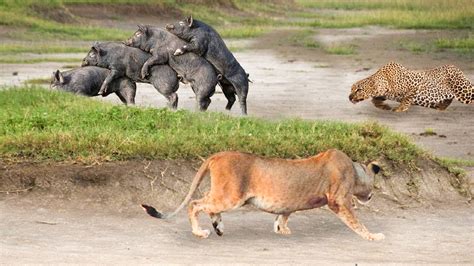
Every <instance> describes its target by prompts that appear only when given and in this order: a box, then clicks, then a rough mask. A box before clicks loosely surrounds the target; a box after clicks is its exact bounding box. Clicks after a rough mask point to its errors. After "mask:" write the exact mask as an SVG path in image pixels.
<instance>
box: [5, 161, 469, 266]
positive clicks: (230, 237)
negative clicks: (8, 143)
mask: <svg viewBox="0 0 474 266" xmlns="http://www.w3.org/2000/svg"><path fill="white" fill-rule="evenodd" d="M199 164H200V162H199V161H194V162H186V161H180V160H177V161H129V162H119V163H104V164H102V165H94V166H86V165H80V164H68V163H39V164H38V163H23V164H13V165H8V164H2V165H1V168H0V169H1V170H0V186H1V187H0V191H1V194H0V228H3V229H2V230H0V247H1V248H0V257H1V258H2V262H3V263H38V262H42V263H64V262H69V263H111V262H121V263H137V262H138V263H160V262H161V263H165V262H166V263H192V264H194V263H253V264H255V263H292V262H298V263H313V262H320V263H321V262H326V263H351V264H352V263H375V262H377V263H380V262H395V263H468V264H469V263H473V262H474V258H473V256H472V252H471V251H472V250H471V247H472V244H473V243H472V242H473V239H474V230H473V227H472V224H473V222H474V212H473V211H474V208H473V207H472V205H470V204H468V203H466V198H464V197H461V196H459V194H458V193H457V191H455V190H454V189H452V188H450V186H449V184H448V183H449V179H448V176H447V173H446V172H445V171H444V170H442V169H440V168H437V167H436V166H433V165H429V162H428V163H427V162H424V163H422V166H421V167H422V171H421V172H420V177H421V178H423V181H422V182H421V183H419V184H418V185H417V186H418V188H417V191H413V188H414V187H413V184H411V185H408V183H410V179H408V176H406V175H405V174H403V173H401V174H398V175H397V176H394V177H391V178H386V177H382V176H379V177H378V179H377V187H378V188H377V190H376V196H375V198H374V200H373V201H372V202H371V204H370V205H369V206H368V207H365V206H359V207H358V209H357V214H358V216H359V218H360V220H361V221H362V222H363V223H364V224H365V225H366V226H367V227H368V228H369V230H371V231H373V232H382V233H384V234H385V235H386V240H384V241H383V242H368V241H365V240H362V239H361V238H359V237H358V236H357V235H355V234H354V233H353V232H352V231H351V230H350V229H348V228H347V227H346V226H345V225H344V224H343V223H342V222H341V221H339V220H338V218H337V217H336V216H335V215H333V214H332V213H331V212H330V211H329V210H327V209H326V208H322V209H318V210H311V211H305V212H299V213H296V214H294V215H292V216H291V217H290V224H289V226H290V228H291V229H292V231H293V234H292V235H290V236H281V235H276V234H274V233H273V232H272V226H273V220H274V218H275V217H274V215H271V214H267V213H262V212H259V211H256V210H254V209H251V208H247V207H245V208H243V209H240V210H237V211H233V212H229V213H225V214H224V215H223V219H224V223H225V225H226V229H225V234H224V236H223V237H218V236H217V235H216V234H212V235H211V237H210V238H209V239H207V240H200V239H197V238H195V237H194V236H192V234H191V232H190V226H189V223H188V221H187V216H186V212H182V213H181V214H179V215H178V217H177V218H176V219H172V220H169V221H160V220H157V219H153V218H150V217H148V216H147V215H146V214H144V213H143V211H142V210H141V208H140V207H139V205H138V204H139V203H142V202H146V203H149V204H152V205H154V206H156V207H157V208H158V209H161V210H171V209H173V208H174V207H175V206H176V205H177V204H178V203H179V202H180V201H181V200H182V198H183V196H184V195H185V193H186V192H187V190H188V186H189V182H190V180H191V179H192V177H193V176H194V173H195V168H196V167H197V166H198V165H199ZM428 168H429V169H431V170H427V169H428ZM428 176H430V177H431V178H430V177H428ZM206 187H207V184H206V183H205V184H204V185H203V186H202V188H201V191H206ZM6 191H11V192H10V193H8V194H7V193H5V192H6ZM14 191H17V192H14ZM201 191H200V192H199V193H198V194H201ZM197 196H199V195H197ZM201 222H202V225H203V227H205V228H208V229H210V228H211V225H210V221H209V218H208V217H205V215H201Z"/></svg>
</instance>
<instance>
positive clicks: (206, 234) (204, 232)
mask: <svg viewBox="0 0 474 266" xmlns="http://www.w3.org/2000/svg"><path fill="white" fill-rule="evenodd" d="M193 234H194V235H195V236H197V237H199V238H208V237H209V235H210V234H211V231H209V230H207V229H205V230H199V231H193Z"/></svg>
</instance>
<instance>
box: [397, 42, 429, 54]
mask: <svg viewBox="0 0 474 266" xmlns="http://www.w3.org/2000/svg"><path fill="white" fill-rule="evenodd" d="M399 45H400V47H401V48H402V49H403V50H408V51H411V52H412V53H415V54H419V53H425V52H428V51H431V48H430V47H429V46H428V45H426V44H424V43H419V42H413V41H401V42H400V43H399Z"/></svg>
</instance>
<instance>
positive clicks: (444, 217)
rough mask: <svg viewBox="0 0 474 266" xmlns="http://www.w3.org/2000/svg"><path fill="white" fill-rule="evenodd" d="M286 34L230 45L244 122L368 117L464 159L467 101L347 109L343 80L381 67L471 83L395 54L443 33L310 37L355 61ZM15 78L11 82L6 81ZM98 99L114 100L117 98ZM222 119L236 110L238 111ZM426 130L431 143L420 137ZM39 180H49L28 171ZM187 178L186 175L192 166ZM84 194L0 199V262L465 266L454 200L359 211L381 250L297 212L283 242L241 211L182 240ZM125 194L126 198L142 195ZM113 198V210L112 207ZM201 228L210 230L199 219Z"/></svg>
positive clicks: (182, 230) (179, 221) (471, 217)
mask: <svg viewBox="0 0 474 266" xmlns="http://www.w3.org/2000/svg"><path fill="white" fill-rule="evenodd" d="M286 34H288V33H285V32H278V33H274V34H269V35H268V36H264V37H263V38H261V39H257V40H254V41H250V42H241V41H238V42H236V43H235V44H234V43H233V44H232V45H235V46H239V45H243V46H245V49H243V50H241V51H240V52H237V53H235V55H236V57H237V58H238V60H239V61H240V62H241V64H242V65H243V66H244V68H245V69H246V71H247V72H248V73H250V78H251V79H252V80H253V83H252V84H251V87H250V93H249V100H248V105H249V114H250V115H252V116H256V117H263V118H268V119H280V118H287V117H297V118H303V119H336V120H342V121H349V122H354V121H364V120H375V121H378V122H380V123H382V124H385V125H387V126H389V127H391V128H393V129H395V130H397V131H400V132H403V133H406V134H408V135H411V136H412V137H413V139H414V140H415V142H417V143H418V144H420V145H421V146H423V147H425V148H426V149H428V150H429V151H431V152H433V153H434V154H436V155H441V156H450V157H456V158H463V159H474V141H473V139H474V124H473V117H474V108H473V107H474V106H472V105H463V104H460V103H458V102H454V103H453V104H452V105H451V106H450V107H449V108H448V109H447V110H446V111H444V112H440V111H436V110H430V109H425V108H420V107H412V108H410V110H409V111H408V112H406V113H401V114H399V113H393V112H387V111H382V110H379V109H376V108H375V107H373V106H372V105H371V104H370V103H369V102H362V103H359V104H357V105H353V104H351V103H350V102H349V101H348V94H349V91H350V87H351V85H352V83H354V82H355V81H357V80H359V79H361V78H364V77H366V76H368V75H370V74H371V73H373V72H375V71H376V69H377V68H378V67H380V66H381V65H383V64H384V63H386V62H388V61H390V60H395V61H398V62H400V63H402V64H405V65H406V66H407V67H410V68H414V69H423V68H432V67H435V66H437V65H441V64H445V63H451V64H456V65H458V66H459V67H461V68H462V69H463V70H464V72H465V74H466V75H467V77H468V78H469V79H470V80H471V81H472V80H474V66H473V65H472V61H471V59H472V58H471V59H469V58H465V57H463V56H462V55H458V54H455V53H450V52H442V53H434V54H431V53H430V54H427V53H426V54H425V53H422V54H417V55H414V54H413V53H412V52H410V51H404V50H401V49H399V48H397V47H398V44H397V43H398V42H399V40H404V39H409V40H419V41H429V40H432V39H433V38H436V37H437V36H440V35H442V34H451V33H440V32H432V31H398V30H397V31H390V30H383V29H378V28H368V29H353V30H321V31H320V32H318V33H317V35H316V36H315V38H317V39H318V40H319V41H321V42H322V43H324V44H326V43H331V42H334V41H337V42H347V43H351V44H355V45H357V47H358V48H357V50H358V54H356V55H351V56H338V55H327V54H325V53H324V52H321V51H320V50H306V49H302V48H300V47H292V46H291V45H289V44H284V43H283V44H281V43H279V41H278V40H279V39H281V37H282V36H283V37H284V36H285V35H286ZM460 34H464V33H460ZM242 43H243V44H242ZM58 56H61V57H62V55H58ZM69 56H71V55H69ZM72 56H75V57H78V58H80V57H82V56H84V55H72ZM48 57H50V55H48ZM64 65H65V64H64V63H42V64H33V65H0V80H1V83H2V84H6V85H11V84H14V85H18V84H21V82H23V81H25V80H27V79H31V78H42V77H48V76H49V75H50V73H52V72H53V71H54V70H56V69H58V68H62V67H63V66H64ZM13 72H18V75H16V76H13V75H12V73H13ZM193 96H194V95H193V93H192V91H191V89H190V88H189V87H188V86H185V85H182V86H181V88H180V90H179V97H180V100H179V107H180V108H186V109H191V110H193V109H194V99H193ZM98 99H99V98H98ZM101 100H106V101H112V102H117V103H118V99H116V98H115V96H109V97H107V98H103V99H102V98H101ZM212 100H213V102H212V104H211V107H210V110H211V111H220V112H223V111H224V106H225V103H226V101H225V98H224V96H223V94H222V93H216V95H215V96H214V97H213V98H212ZM136 102H137V104H138V105H141V106H154V107H164V106H165V101H164V98H163V97H162V96H160V95H159V94H158V93H157V92H156V91H155V90H154V89H153V88H152V87H151V86H149V85H145V84H141V85H139V88H138V95H137V98H136ZM395 104H396V103H392V105H395ZM231 113H232V114H234V115H238V114H239V110H238V106H237V105H236V106H235V107H234V109H233V110H232V112H231ZM427 129H432V130H433V131H434V132H436V133H437V135H436V136H430V137H422V136H420V135H419V134H420V133H422V132H424V131H425V130H427ZM2 173H3V174H4V172H0V174H2ZM48 174H50V175H54V173H44V172H41V173H38V175H48ZM187 175H188V176H192V169H190V170H189V172H188V173H187ZM176 182H178V181H176ZM78 184H79V185H80V184H81V182H79V183H78ZM76 185H77V184H76ZM51 186H52V187H53V186H54V182H53V183H52V184H51ZM79 187H81V186H79ZM111 187H113V185H111ZM82 189H84V191H82V190H80V189H79V190H78V191H76V192H77V193H73V192H71V194H68V193H66V194H60V193H59V194H58V193H52V192H51V193H49V192H48V191H49V190H48V191H46V192H44V193H42V192H41V190H40V191H39V192H38V191H35V189H33V191H32V192H28V193H10V194H9V195H6V194H5V193H0V196H1V197H0V228H1V230H0V261H2V262H3V263H7V264H8V263H38V262H42V263H62V262H69V263H114V262H120V263H130V264H131V263H159V262H162V263H186V264H196V263H233V264H235V263H248V264H256V263H272V264H273V263H304V264H309V263H314V262H322V263H340V264H341V263H351V264H354V263H386V262H392V263H410V264H415V263H416V264H418V263H430V264H432V263H446V264H453V263H466V264H473V263H474V255H472V254H473V250H472V246H473V239H474V228H473V224H474V212H473V207H472V205H469V204H466V203H464V202H463V201H461V200H456V201H454V202H443V199H439V201H440V202H437V203H436V204H434V203H433V204H432V203H426V202H425V203H424V204H423V205H420V206H418V207H411V208H408V209H406V208H401V207H403V206H398V205H397V204H391V205H390V204H387V205H384V206H385V207H384V208H382V209H374V208H362V209H361V210H360V211H359V216H360V219H361V220H362V221H363V222H364V223H365V224H366V225H367V227H368V228H369V229H370V230H371V231H373V232H383V233H384V234H385V235H386V237H387V238H386V240H384V241H382V242H375V243H374V242H368V241H364V240H362V239H361V238H359V237H358V236H356V235H355V234H354V233H352V232H351V231H350V230H349V229H348V228H347V227H346V226H344V225H343V224H342V223H341V222H340V221H339V220H338V219H337V218H336V217H335V216H334V215H332V214H331V213H330V212H329V211H328V210H315V211H308V212H303V213H298V214H296V215H294V217H292V218H290V228H292V230H293V235H291V236H280V235H275V234H274V233H272V224H273V219H274V217H273V216H272V215H269V214H264V213H260V212H256V211H254V210H248V209H245V210H242V211H236V212H233V213H229V214H225V215H224V222H225V223H226V233H225V235H224V236H223V237H217V236H216V235H215V234H213V235H211V237H210V239H208V240H199V239H196V238H194V237H193V236H192V235H191V233H190V226H189V224H188V222H187V219H186V216H185V213H182V214H180V215H179V216H178V217H177V218H176V219H174V220H171V221H159V220H153V219H151V218H148V217H146V216H145V215H144V214H143V213H142V212H141V211H140V210H139V208H138V207H136V208H135V205H134V206H133V207H132V206H131V205H130V203H127V202H126V201H125V200H124V199H123V198H122V197H120V196H118V195H119V194H120V192H117V193H116V194H110V193H109V194H106V195H107V198H106V199H104V198H102V196H101V195H102V194H101V193H102V192H103V191H102V190H98V189H97V188H96V187H95V186H89V185H87V186H85V188H82ZM131 191H134V193H135V195H139V194H140V193H141V192H142V190H140V189H136V190H133V189H132V190H131ZM184 191H186V186H185V185H183V187H182V189H179V190H177V191H172V192H170V191H168V192H163V193H164V194H163V195H161V196H163V197H165V198H166V197H170V198H172V200H170V201H169V202H167V203H166V204H164V205H162V206H161V207H163V208H165V209H171V208H172V206H174V204H177V203H178V202H179V200H180V199H181V197H182V196H183V195H184ZM79 192H81V193H82V192H84V193H86V192H87V193H86V194H84V195H82V194H81V193H79ZM48 193H49V194H48ZM78 195H79V196H78ZM80 195H82V196H80ZM85 195H88V196H85ZM93 195H95V196H93ZM114 195H117V196H114ZM114 197H117V198H114ZM130 197H131V198H130V202H137V201H139V200H146V199H148V200H151V199H150V198H147V197H145V198H143V197H144V196H136V197H135V198H133V196H130ZM137 197H138V198H137ZM115 199H116V200H117V202H116V203H112V202H113V201H114V200H115ZM119 199H120V200H119ZM127 199H128V198H127ZM376 200H377V199H375V201H376ZM120 204H123V206H122V205H120ZM78 205H79V206H78ZM123 208H125V210H122V209H123ZM202 221H203V224H204V225H206V227H207V228H210V224H209V219H208V218H202Z"/></svg>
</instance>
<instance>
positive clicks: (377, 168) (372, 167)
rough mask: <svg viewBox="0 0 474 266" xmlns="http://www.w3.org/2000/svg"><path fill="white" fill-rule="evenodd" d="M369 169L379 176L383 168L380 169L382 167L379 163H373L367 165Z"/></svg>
mask: <svg viewBox="0 0 474 266" xmlns="http://www.w3.org/2000/svg"><path fill="white" fill-rule="evenodd" d="M367 168H369V169H370V171H372V172H373V173H374V174H378V173H379V172H380V170H382V168H380V165H379V163H378V162H371V163H369V164H368V165H367Z"/></svg>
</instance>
